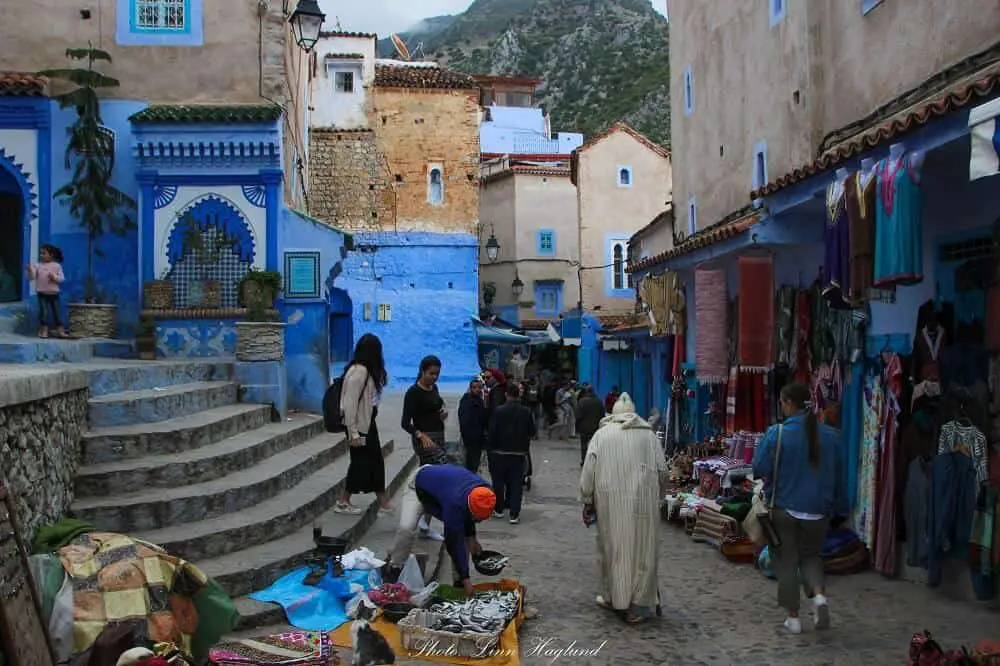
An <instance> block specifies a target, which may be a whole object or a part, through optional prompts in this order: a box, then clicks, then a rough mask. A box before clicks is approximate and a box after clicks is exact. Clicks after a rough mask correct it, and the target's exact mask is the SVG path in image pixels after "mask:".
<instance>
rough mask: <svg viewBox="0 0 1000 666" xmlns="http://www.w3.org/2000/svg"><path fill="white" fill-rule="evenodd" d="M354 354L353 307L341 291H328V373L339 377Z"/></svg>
mask: <svg viewBox="0 0 1000 666" xmlns="http://www.w3.org/2000/svg"><path fill="white" fill-rule="evenodd" d="M353 353H354V306H353V304H352V303H351V297H350V296H348V295H347V292H346V291H344V290H343V289H336V288H335V289H331V290H330V372H331V376H334V377H336V376H339V375H340V373H341V372H343V370H344V368H345V367H346V366H347V364H348V363H349V362H350V360H351V355H352V354H353Z"/></svg>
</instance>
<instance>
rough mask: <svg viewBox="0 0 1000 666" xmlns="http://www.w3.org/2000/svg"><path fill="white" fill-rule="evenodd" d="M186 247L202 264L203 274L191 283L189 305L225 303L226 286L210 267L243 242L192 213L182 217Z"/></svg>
mask: <svg viewBox="0 0 1000 666" xmlns="http://www.w3.org/2000/svg"><path fill="white" fill-rule="evenodd" d="M181 230H182V233H183V235H184V248H185V250H186V251H187V252H190V253H191V256H192V257H193V258H194V261H195V263H196V264H197V265H198V266H199V267H200V269H201V270H200V272H201V277H200V279H198V280H195V281H192V282H190V283H189V284H188V307H191V308H219V307H222V290H221V285H220V284H219V281H218V280H215V279H213V278H212V277H211V276H210V274H209V268H210V267H211V266H212V265H214V264H217V263H219V260H220V259H222V257H223V255H224V254H225V253H226V252H232V251H233V248H234V247H236V245H237V243H238V242H239V241H238V240H237V239H236V237H234V236H232V235H230V234H228V233H226V232H225V230H223V229H220V228H219V227H217V226H216V225H214V224H211V223H204V224H203V223H200V222H198V220H196V219H194V218H193V217H191V216H190V215H186V216H185V217H184V218H182V219H181Z"/></svg>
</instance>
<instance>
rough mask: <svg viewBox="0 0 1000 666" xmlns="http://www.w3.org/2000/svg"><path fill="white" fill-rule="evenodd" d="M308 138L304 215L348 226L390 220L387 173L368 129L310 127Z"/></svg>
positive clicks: (373, 226)
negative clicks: (307, 206)
mask: <svg viewBox="0 0 1000 666" xmlns="http://www.w3.org/2000/svg"><path fill="white" fill-rule="evenodd" d="M309 143H310V161H309V172H310V176H309V182H310V189H309V214H310V215H313V216H314V217H318V218H319V219H321V220H324V221H326V222H329V223H331V224H334V225H336V226H338V227H340V228H342V229H347V230H350V231H376V230H378V229H380V228H381V226H382V225H383V224H391V220H392V218H393V202H394V199H395V195H394V194H393V190H392V174H391V173H390V172H389V164H388V163H387V162H386V159H385V156H384V154H383V153H382V152H381V150H380V149H379V144H378V142H377V141H376V139H375V135H374V133H372V132H367V131H366V132H357V131H355V132H339V131H334V130H329V129H321V128H315V127H314V128H312V129H311V130H310V131H309ZM372 213H375V215H372Z"/></svg>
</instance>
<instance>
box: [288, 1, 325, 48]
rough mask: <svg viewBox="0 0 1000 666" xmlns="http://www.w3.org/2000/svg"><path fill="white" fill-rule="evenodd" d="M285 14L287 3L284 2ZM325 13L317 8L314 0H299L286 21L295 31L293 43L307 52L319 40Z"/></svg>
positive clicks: (317, 5)
mask: <svg viewBox="0 0 1000 666" xmlns="http://www.w3.org/2000/svg"><path fill="white" fill-rule="evenodd" d="M285 14H286V15H287V14H288V4H287V2H286V3H285ZM325 20H326V14H324V13H323V10H321V9H320V8H319V3H318V2H316V0H299V4H298V6H297V7H296V8H295V11H294V12H292V16H291V18H289V19H288V22H289V23H291V24H292V32H294V33H295V43H296V44H298V45H299V48H300V49H302V50H303V51H305V52H306V53H309V52H310V51H312V49H313V47H314V46H316V42H318V41H319V33H320V30H322V28H323V21H325Z"/></svg>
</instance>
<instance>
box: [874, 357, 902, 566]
mask: <svg viewBox="0 0 1000 666" xmlns="http://www.w3.org/2000/svg"><path fill="white" fill-rule="evenodd" d="M884 373H885V391H886V392H885V400H884V401H883V403H882V417H881V420H882V436H881V455H880V457H879V463H878V484H877V491H878V503H877V506H878V509H877V511H876V515H877V516H878V529H877V536H876V538H875V562H874V566H875V570H876V571H878V572H880V573H882V574H885V575H886V576H895V575H896V567H897V561H898V558H897V554H898V553H897V547H898V540H897V539H896V520H897V511H896V498H897V496H898V492H897V490H898V485H899V484H898V481H899V469H898V465H899V462H898V455H897V452H898V449H899V438H898V437H897V436H896V433H897V428H898V425H899V412H900V407H899V399H900V393H901V392H902V389H903V364H902V362H901V361H900V360H899V356H897V355H896V354H892V355H891V356H890V357H889V359H888V361H887V362H886V365H885V371H884Z"/></svg>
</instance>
